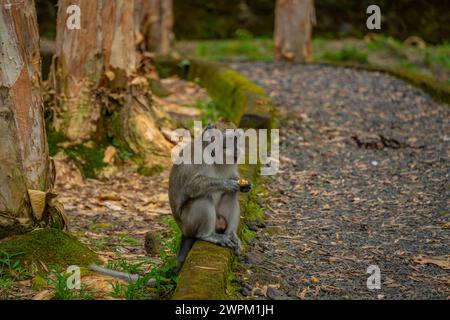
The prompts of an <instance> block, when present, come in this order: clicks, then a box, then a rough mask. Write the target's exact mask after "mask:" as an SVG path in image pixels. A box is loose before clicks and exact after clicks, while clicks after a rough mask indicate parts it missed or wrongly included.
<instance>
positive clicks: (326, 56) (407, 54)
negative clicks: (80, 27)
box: [176, 35, 450, 85]
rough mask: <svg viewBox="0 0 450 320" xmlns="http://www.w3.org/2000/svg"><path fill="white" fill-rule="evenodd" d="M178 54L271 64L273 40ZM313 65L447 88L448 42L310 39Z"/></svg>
mask: <svg viewBox="0 0 450 320" xmlns="http://www.w3.org/2000/svg"><path fill="white" fill-rule="evenodd" d="M176 47H177V49H178V51H180V52H181V53H182V54H183V55H186V56H189V57H191V58H194V59H204V60H212V61H256V60H258V61H271V60H273V40H272V39H269V38H253V37H251V36H250V37H249V36H244V37H236V38H234V39H226V40H205V41H180V42H178V43H177V44H176ZM313 55H314V62H316V63H324V62H346V63H357V64H367V65H369V66H374V67H383V68H391V69H396V70H400V71H403V72H409V73H415V74H416V76H426V77H430V78H433V79H434V80H436V81H439V82H442V83H444V84H446V85H450V42H446V43H443V44H440V45H427V46H426V47H425V48H416V47H411V46H408V45H406V44H405V43H403V42H402V41H399V40H396V39H393V38H391V37H385V36H382V35H375V36H374V37H373V38H372V40H371V41H369V42H366V41H364V40H363V39H355V38H348V39H339V40H331V39H323V38H314V39H313Z"/></svg>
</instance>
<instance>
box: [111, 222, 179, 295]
mask: <svg viewBox="0 0 450 320" xmlns="http://www.w3.org/2000/svg"><path fill="white" fill-rule="evenodd" d="M163 223H164V224H166V225H167V226H168V227H169V229H170V231H169V232H168V233H167V234H165V235H160V242H161V244H162V245H161V249H160V251H159V258H160V260H162V261H163V264H162V265H160V266H154V267H151V268H150V270H145V266H146V265H147V264H148V263H153V262H154V261H153V259H144V260H142V259H141V260H135V261H129V260H125V259H118V260H116V261H110V262H109V263H108V264H107V266H106V267H107V268H109V269H113V270H117V271H122V272H127V273H133V274H139V275H141V277H140V278H139V280H138V281H137V282H135V283H129V284H123V283H119V282H116V283H112V287H113V288H112V291H111V293H110V295H111V296H112V297H114V298H125V299H127V300H141V299H146V298H147V297H148V296H149V295H150V296H153V297H157V298H167V297H170V295H171V294H172V292H173V290H174V289H175V287H176V284H177V278H178V275H177V274H176V272H175V267H176V253H177V251H178V247H179V245H180V238H181V231H180V229H179V228H178V226H177V224H176V222H175V221H174V220H173V219H172V218H168V219H166V220H164V221H163ZM128 240H130V239H128ZM128 240H127V241H128ZM132 242H133V241H132ZM150 279H155V280H156V286H155V287H154V288H149V287H148V286H147V282H148V280H150Z"/></svg>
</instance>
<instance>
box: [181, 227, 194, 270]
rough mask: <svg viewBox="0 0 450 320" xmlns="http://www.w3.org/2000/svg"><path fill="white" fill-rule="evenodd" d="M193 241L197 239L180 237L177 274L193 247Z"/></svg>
mask: <svg viewBox="0 0 450 320" xmlns="http://www.w3.org/2000/svg"><path fill="white" fill-rule="evenodd" d="M195 240H197V239H196V238H190V237H186V236H184V235H182V236H181V242H180V249H179V250H178V254H177V269H176V271H177V273H179V272H180V271H181V268H182V267H183V264H184V261H185V260H186V257H187V255H188V253H189V250H191V248H192V246H193V245H194V242H195Z"/></svg>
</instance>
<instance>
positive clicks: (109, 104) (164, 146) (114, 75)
mask: <svg viewBox="0 0 450 320" xmlns="http://www.w3.org/2000/svg"><path fill="white" fill-rule="evenodd" d="M73 4H76V5H78V6H79V8H80V12H81V28H80V29H79V30H77V29H73V30H70V29H68V28H67V27H66V20H67V18H68V14H67V13H66V10H67V7H68V6H70V5H73ZM134 27H135V21H134V0H98V1H92V0H60V1H59V10H58V19H57V37H56V54H55V56H54V61H53V66H52V74H51V76H50V81H51V82H52V87H53V89H54V92H55V99H54V101H55V106H54V114H53V125H54V128H55V129H56V131H59V132H61V133H63V134H64V135H65V136H66V138H67V139H68V140H69V141H71V142H72V143H74V144H77V143H83V142H86V141H95V142H101V141H102V140H104V139H105V138H106V137H108V138H111V137H112V138H114V139H118V140H120V141H122V142H123V143H124V145H125V146H126V147H127V148H128V149H129V150H130V151H132V152H134V153H136V154H139V155H140V156H141V157H143V158H144V159H145V162H146V164H148V165H153V164H166V163H168V159H169V158H170V144H169V143H168V142H167V141H166V140H165V139H164V137H163V135H162V134H161V132H160V131H159V127H160V126H162V125H163V124H164V123H166V117H165V115H164V114H163V113H162V112H161V111H160V110H158V109H157V107H156V106H155V105H154V104H153V102H152V98H151V93H150V92H149V90H148V84H147V81H146V79H145V78H144V77H141V76H139V74H138V73H137V70H136V66H137V65H138V63H139V61H138V60H139V58H138V56H137V52H136V37H135V29H134ZM143 133H145V136H144V137H143V136H142V134H143Z"/></svg>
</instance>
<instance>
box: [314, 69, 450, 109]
mask: <svg viewBox="0 0 450 320" xmlns="http://www.w3.org/2000/svg"><path fill="white" fill-rule="evenodd" d="M320 64H323V65H329V66H334V67H336V66H337V67H344V68H351V69H356V70H365V71H369V72H382V73H387V74H390V75H392V76H394V77H396V78H399V79H402V80H403V81H405V82H408V83H409V84H411V85H413V86H415V87H417V88H419V89H422V90H423V91H425V92H426V93H427V94H429V95H430V96H431V98H433V99H434V100H435V101H437V102H442V103H445V104H447V105H450V85H448V84H446V83H444V82H441V81H437V80H435V79H433V78H431V77H429V76H426V75H421V74H418V73H415V72H412V71H408V70H403V69H399V68H388V67H381V66H373V65H365V64H357V63H349V62H327V63H320Z"/></svg>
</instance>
